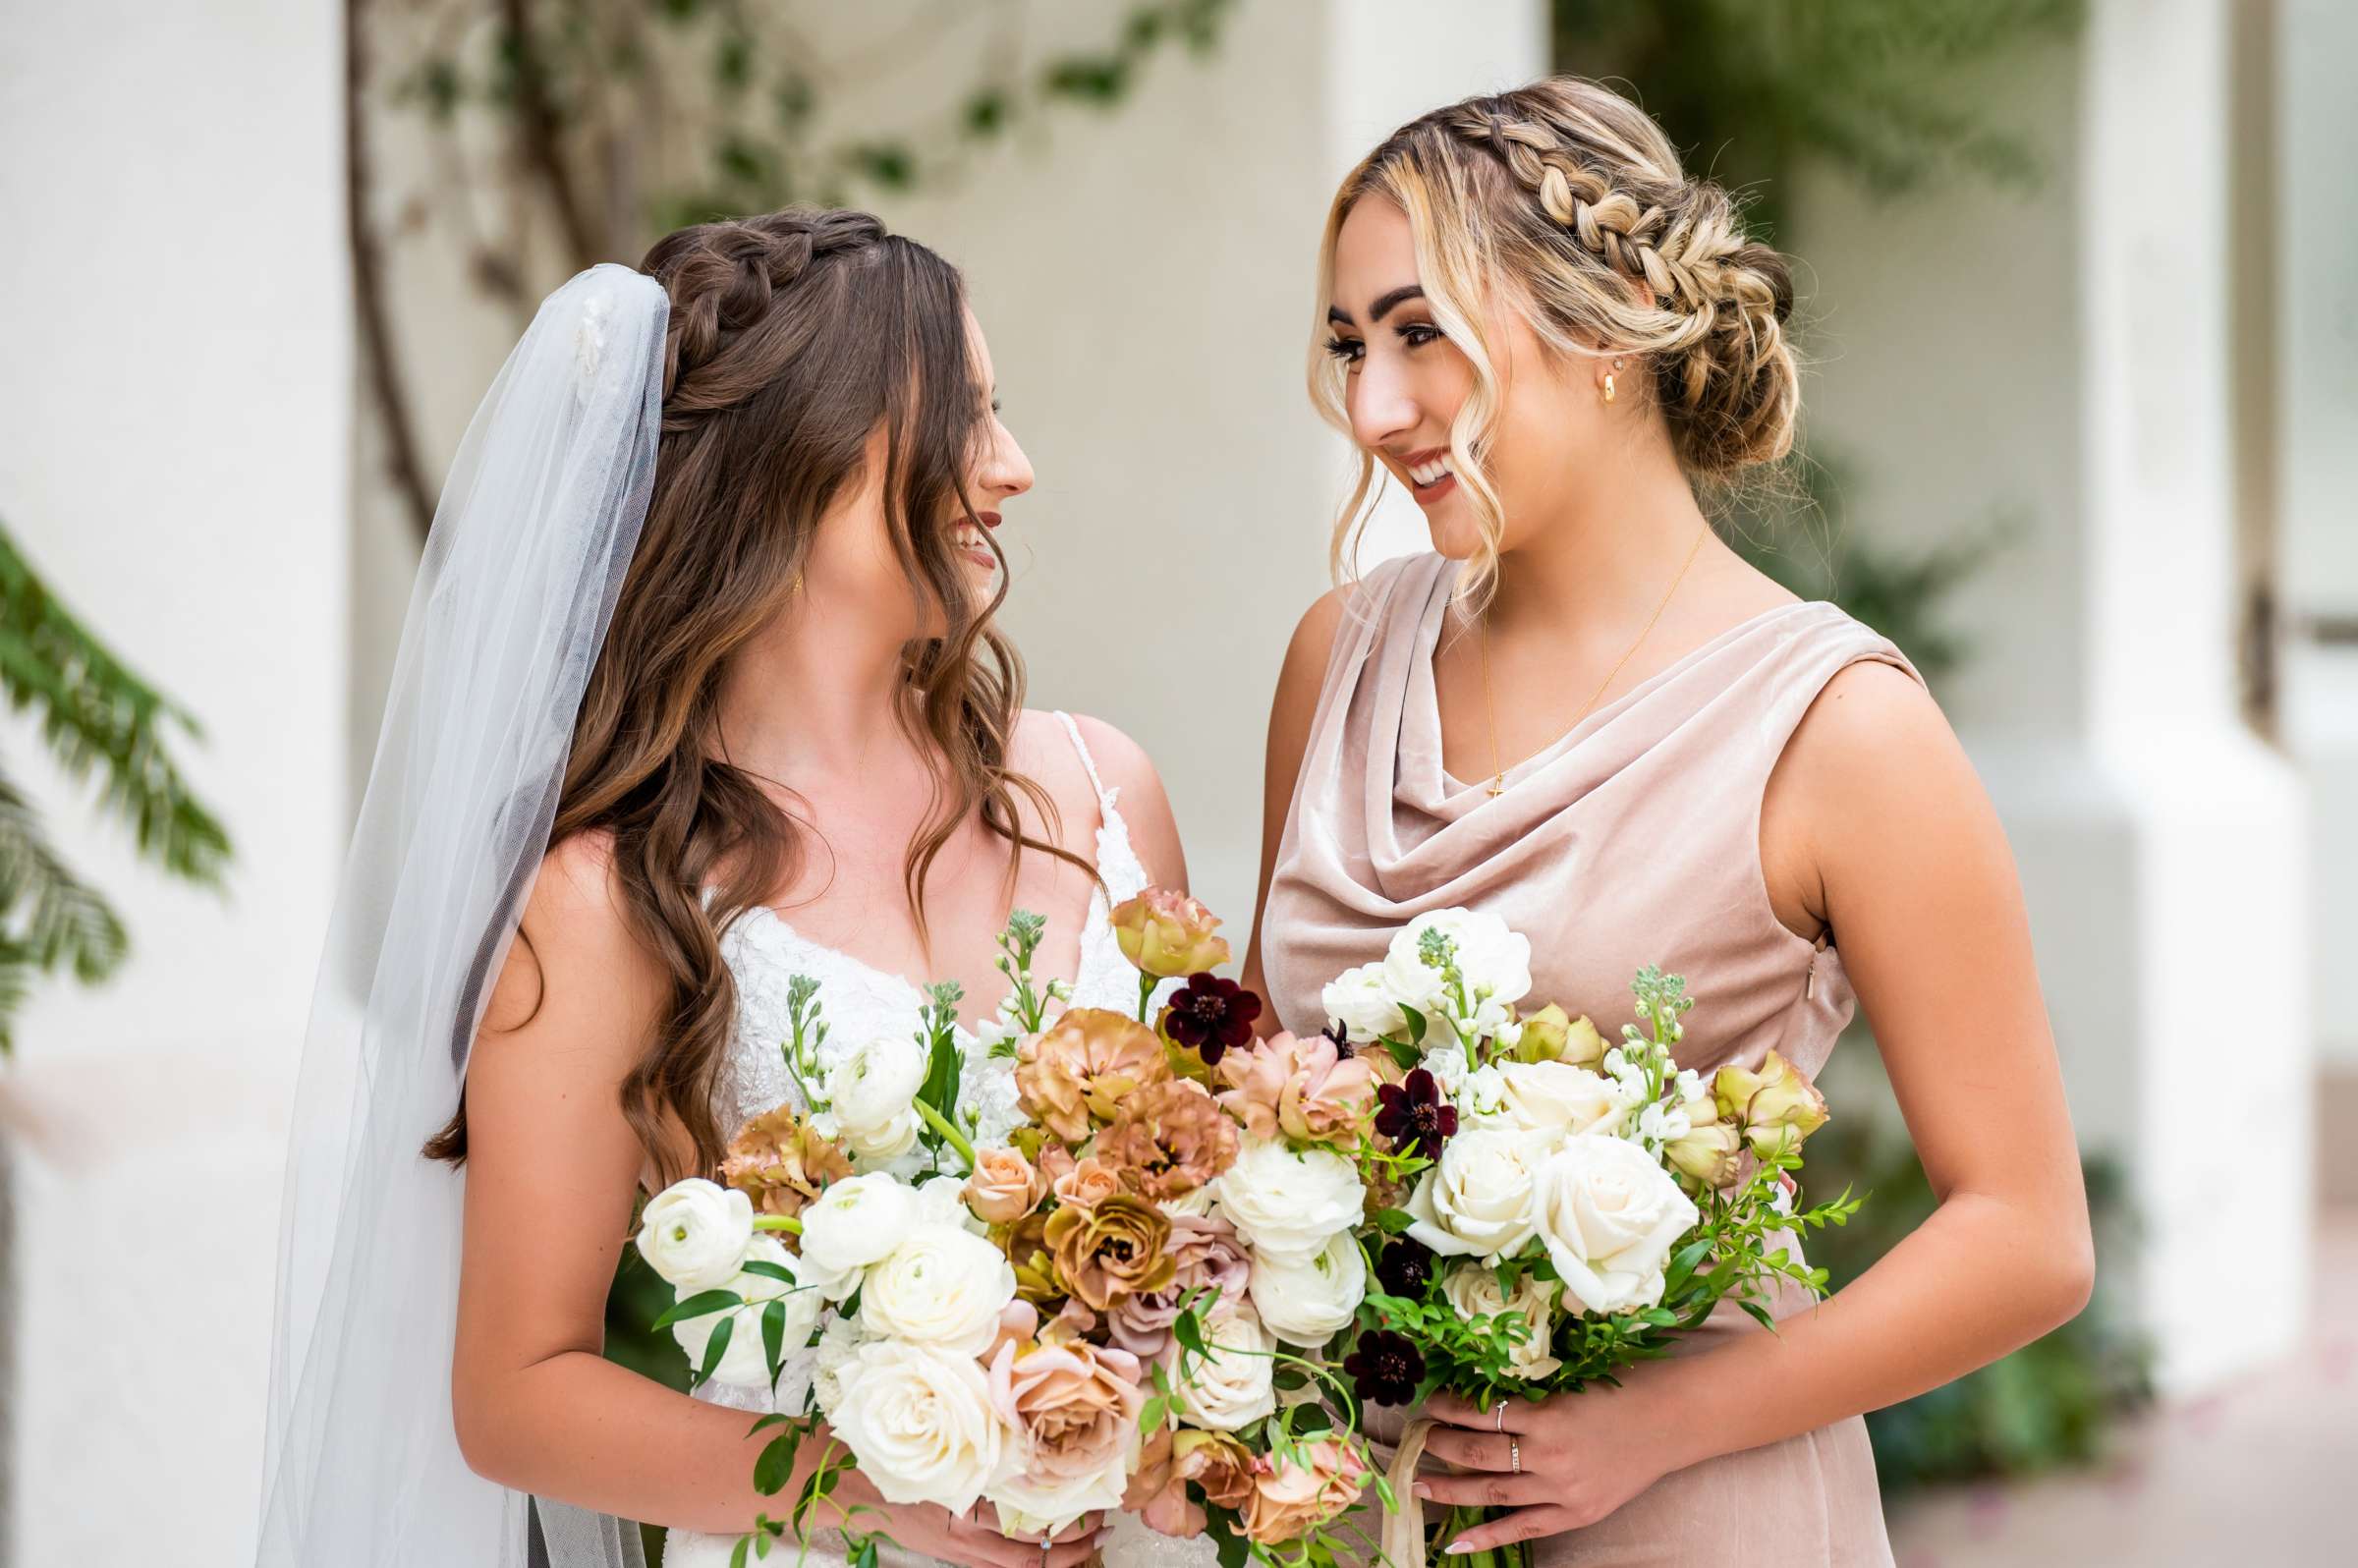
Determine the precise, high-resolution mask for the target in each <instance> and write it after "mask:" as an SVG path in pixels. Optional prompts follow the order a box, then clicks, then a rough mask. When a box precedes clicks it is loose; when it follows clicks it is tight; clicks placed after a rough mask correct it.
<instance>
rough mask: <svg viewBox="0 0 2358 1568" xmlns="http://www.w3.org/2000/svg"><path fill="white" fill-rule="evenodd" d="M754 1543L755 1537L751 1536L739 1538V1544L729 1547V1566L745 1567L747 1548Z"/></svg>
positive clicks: (735, 1567)
mask: <svg viewBox="0 0 2358 1568" xmlns="http://www.w3.org/2000/svg"><path fill="white" fill-rule="evenodd" d="M753 1543H754V1538H753V1537H751V1536H740V1537H738V1538H737V1544H736V1545H734V1546H731V1547H730V1548H729V1568H745V1553H746V1549H747V1548H748V1547H750V1546H751V1545H753Z"/></svg>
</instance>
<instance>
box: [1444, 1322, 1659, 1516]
mask: <svg viewBox="0 0 2358 1568" xmlns="http://www.w3.org/2000/svg"><path fill="white" fill-rule="evenodd" d="M1646 1370H1647V1369H1642V1368H1631V1369H1630V1370H1629V1371H1628V1372H1624V1373H1623V1374H1622V1378H1623V1382H1622V1386H1621V1387H1619V1388H1615V1387H1612V1386H1611V1385H1609V1384H1599V1385H1596V1386H1594V1387H1591V1388H1589V1389H1587V1390H1585V1391H1583V1392H1581V1393H1577V1394H1557V1395H1554V1396H1552V1397H1550V1398H1547V1399H1544V1400H1541V1401H1539V1402H1538V1403H1536V1404H1535V1403H1533V1402H1532V1401H1530V1400H1527V1399H1509V1400H1507V1401H1506V1402H1505V1404H1504V1406H1503V1413H1502V1412H1501V1407H1499V1406H1497V1405H1493V1406H1491V1407H1490V1408H1488V1410H1483V1409H1478V1408H1476V1407H1475V1406H1474V1405H1473V1404H1472V1403H1470V1402H1469V1401H1467V1400H1463V1399H1460V1398H1458V1397H1456V1396H1455V1395H1453V1394H1448V1393H1436V1394H1434V1395H1433V1396H1432V1399H1431V1400H1430V1401H1429V1402H1428V1403H1427V1405H1426V1407H1425V1414H1426V1415H1428V1416H1431V1417H1432V1420H1433V1422H1434V1426H1433V1428H1432V1434H1431V1435H1430V1436H1428V1437H1427V1438H1426V1439H1425V1452H1426V1453H1428V1454H1430V1455H1432V1456H1433V1457H1435V1458H1438V1459H1444V1460H1447V1461H1448V1462H1449V1463H1450V1464H1452V1465H1455V1466H1457V1467H1458V1468H1459V1469H1460V1470H1461V1471H1463V1472H1467V1474H1460V1475H1450V1476H1443V1475H1431V1476H1420V1477H1419V1478H1418V1480H1417V1484H1416V1485H1417V1494H1418V1495H1419V1496H1421V1497H1425V1498H1429V1499H1431V1500H1432V1501H1434V1502H1439V1503H1449V1504H1458V1505H1462V1506H1470V1507H1477V1508H1495V1509H1504V1510H1510V1511H1508V1512H1505V1513H1502V1514H1501V1515H1500V1516H1499V1517H1498V1518H1496V1519H1493V1520H1490V1521H1488V1523H1486V1524H1483V1525H1480V1526H1477V1527H1476V1528H1474V1529H1472V1530H1468V1531H1463V1532H1460V1533H1459V1535H1458V1537H1457V1539H1456V1540H1452V1541H1450V1542H1449V1543H1448V1545H1447V1546H1446V1547H1444V1548H1443V1549H1444V1550H1445V1551H1449V1552H1468V1551H1487V1550H1489V1549H1490V1548H1492V1547H1496V1546H1503V1545H1506V1544H1508V1543H1509V1542H1511V1541H1517V1540H1532V1539H1534V1538H1535V1537H1541V1536H1556V1535H1561V1534H1563V1533H1564V1532H1565V1531H1567V1530H1579V1529H1581V1528H1583V1527H1584V1526H1588V1525H1593V1524H1595V1523H1597V1521H1598V1520H1600V1519H1602V1518H1604V1517H1605V1516H1606V1515H1607V1514H1609V1513H1611V1512H1612V1511H1613V1510H1614V1509H1616V1508H1618V1507H1620V1506H1621V1505H1622V1504H1623V1503H1625V1502H1627V1501H1629V1500H1630V1499H1631V1498H1632V1497H1635V1496H1636V1495H1637V1494H1638V1493H1639V1492H1642V1491H1644V1490H1645V1489H1646V1488H1647V1487H1649V1486H1651V1485H1653V1484H1655V1482H1656V1481H1657V1480H1659V1479H1660V1478H1662V1477H1663V1476H1665V1475H1668V1474H1669V1473H1670V1472H1671V1471H1673V1470H1677V1469H1680V1468H1682V1467H1684V1466H1686V1465H1689V1464H1692V1463H1694V1462H1695V1461H1696V1460H1697V1459H1699V1458H1701V1457H1703V1456H1702V1455H1701V1454H1698V1453H1692V1452H1689V1451H1687V1447H1686V1445H1685V1444H1683V1443H1682V1442H1681V1441H1680V1440H1679V1438H1678V1434H1677V1431H1676V1428H1675V1424H1674V1423H1673V1422H1672V1421H1670V1420H1669V1419H1668V1415H1667V1412H1665V1411H1664V1410H1662V1409H1661V1404H1660V1401H1659V1399H1658V1398H1656V1397H1654V1396H1653V1395H1651V1394H1650V1392H1649V1385H1650V1379H1648V1378H1647V1377H1645V1376H1644V1375H1643V1373H1644V1372H1645V1371H1646ZM1652 1386H1653V1387H1654V1388H1656V1389H1658V1388H1659V1386H1660V1385H1659V1384H1658V1383H1655V1384H1652ZM1518 1459H1520V1461H1521V1463H1522V1469H1521V1472H1520V1473H1519V1474H1518V1473H1517V1471H1516V1468H1515V1462H1516V1460H1518Z"/></svg>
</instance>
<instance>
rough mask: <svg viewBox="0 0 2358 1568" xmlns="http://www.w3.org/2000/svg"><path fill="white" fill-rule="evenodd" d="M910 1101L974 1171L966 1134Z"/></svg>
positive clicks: (972, 1150)
mask: <svg viewBox="0 0 2358 1568" xmlns="http://www.w3.org/2000/svg"><path fill="white" fill-rule="evenodd" d="M910 1103H911V1104H913V1105H915V1106H916V1107H917V1114H918V1116H919V1117H920V1119H922V1120H923V1121H924V1122H925V1124H926V1126H927V1127H930V1128H932V1129H933V1130H934V1131H935V1132H937V1133H939V1134H940V1135H941V1140H942V1142H943V1143H945V1144H947V1145H949V1146H950V1147H951V1148H954V1149H956V1150H958V1156H959V1157H960V1158H961V1159H963V1160H965V1161H966V1168H967V1169H968V1170H969V1171H972V1170H973V1169H974V1168H975V1146H974V1145H973V1144H971V1143H969V1142H967V1139H966V1135H965V1134H964V1133H961V1132H960V1131H958V1129H957V1128H955V1127H952V1126H951V1125H950V1124H949V1123H948V1122H946V1121H944V1120H943V1119H942V1115H941V1112H939V1111H937V1110H935V1109H934V1108H933V1107H932V1106H930V1105H928V1104H926V1102H925V1101H924V1100H922V1099H918V1100H912V1101H910ZM755 1223H756V1224H758V1223H760V1221H758V1220H757V1221H755Z"/></svg>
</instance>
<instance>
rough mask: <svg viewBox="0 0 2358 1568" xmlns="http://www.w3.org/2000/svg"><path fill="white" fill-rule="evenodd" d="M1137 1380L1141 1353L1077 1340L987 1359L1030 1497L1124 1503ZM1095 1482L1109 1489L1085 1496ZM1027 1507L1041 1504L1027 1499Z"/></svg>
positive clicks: (1138, 1405)
mask: <svg viewBox="0 0 2358 1568" xmlns="http://www.w3.org/2000/svg"><path fill="white" fill-rule="evenodd" d="M1138 1379H1139V1366H1138V1358H1137V1357H1135V1356H1133V1355H1131V1354H1130V1353H1129V1352H1128V1351H1125V1350H1104V1349H1099V1348H1098V1347H1097V1346H1095V1345H1091V1344H1087V1343H1083V1342H1081V1341H1078V1340H1075V1341H1069V1342H1061V1343H1048V1342H1042V1341H1034V1342H1033V1343H1032V1344H1029V1345H1018V1344H1012V1343H1010V1344H1002V1345H1001V1346H1000V1347H999V1349H998V1351H997V1353H996V1354H995V1355H994V1356H993V1357H992V1358H991V1362H990V1400H991V1404H992V1406H993V1407H994V1408H995V1409H996V1410H997V1411H998V1413H999V1416H1000V1418H1001V1419H1002V1420H1004V1421H1005V1422H1006V1423H1007V1425H1008V1427H1009V1428H1011V1429H1012V1430H1014V1431H1015V1432H1016V1433H1017V1434H1018V1452H1017V1454H1015V1455H1011V1456H1010V1457H1011V1458H1013V1459H1016V1460H1017V1461H1018V1468H1020V1470H1021V1472H1022V1476H1023V1484H1024V1487H1025V1489H1026V1491H1027V1492H1028V1493H1030V1494H1031V1496H1029V1497H1028V1498H1027V1499H1026V1501H1027V1503H1028V1504H1029V1503H1031V1502H1045V1501H1047V1500H1048V1499H1051V1498H1053V1499H1057V1500H1058V1501H1059V1502H1079V1503H1080V1504H1081V1507H1112V1506H1115V1505H1116V1504H1117V1503H1118V1502H1119V1500H1120V1498H1121V1495H1122V1491H1123V1480H1124V1473H1125V1471H1126V1469H1127V1461H1128V1459H1129V1452H1130V1440H1131V1434H1132V1433H1133V1432H1135V1431H1136V1430H1137V1429H1138V1418H1139V1412H1140V1411H1141V1410H1142V1409H1144V1408H1145V1405H1146V1395H1145V1394H1144V1393H1143V1392H1142V1391H1141V1390H1140V1388H1139V1381H1138ZM1095 1483H1101V1484H1102V1485H1103V1486H1104V1487H1105V1488H1106V1489H1105V1490H1104V1492H1103V1494H1102V1495H1098V1496H1090V1497H1083V1496H1081V1495H1080V1492H1081V1491H1082V1490H1083V1489H1085V1488H1088V1487H1089V1486H1091V1485H1092V1484H1095ZM1060 1511H1061V1509H1057V1508H1051V1509H1048V1510H1045V1512H1048V1513H1054V1512H1060ZM1074 1511H1075V1512H1079V1511H1080V1508H1076V1509H1074ZM1027 1512H1035V1513H1039V1512H1043V1510H1042V1509H1039V1508H1033V1507H1029V1506H1027Z"/></svg>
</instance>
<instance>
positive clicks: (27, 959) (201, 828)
mask: <svg viewBox="0 0 2358 1568" xmlns="http://www.w3.org/2000/svg"><path fill="white" fill-rule="evenodd" d="M0 692H4V693H5V694H6V695H7V698H8V703H9V706H10V707H11V708H12V709H14V710H16V711H18V712H27V711H29V712H31V713H33V714H35V715H36V716H37V718H38V720H39V724H40V731H41V739H42V740H43V741H44V742H45V743H47V746H48V748H49V753H50V756H52V757H54V758H55V760H56V762H57V764H58V766H59V767H61V768H62V769H64V771H65V773H66V775H67V776H68V777H69V778H71V779H74V780H75V781H77V782H83V781H85V780H88V779H89V778H91V777H92V776H93V775H95V776H96V777H97V779H98V781H99V789H98V805H99V808H100V810H101V811H103V812H106V813H107V814H108V815H111V816H113V817H115V818H116V819H118V820H120V821H121V822H123V823H124V824H126V825H127V826H128V827H129V828H130V829H131V832H132V836H133V839H134V841H135V842H136V843H137V845H138V847H139V851H140V855H141V857H142V858H144V859H146V860H148V861H150V862H152V863H153V864H155V865H157V866H159V867H161V868H163V869H164V870H165V871H166V872H167V873H169V874H171V875H173V876H177V877H180V878H183V879H184V880H187V881H192V882H197V883H199V884H203V885H207V886H218V885H219V883H220V879H221V874H222V871H223V869H224V868H226V866H227V865H228V862H229V855H230V846H229V835H228V833H227V832H226V831H225V830H224V829H223V828H222V826H221V823H220V821H219V819H218V818H216V817H215V816H214V815H213V813H212V812H211V811H210V810H208V809H207V808H206V807H205V806H204V804H203V803H202V802H200V801H199V800H197V796H196V793H195V792H194V791H193V790H191V789H190V788H189V785H188V782H187V780H186V779H185V778H184V777H183V776H182V773H181V770H180V765H179V763H178V762H177V761H175V760H174V757H173V755H172V745H173V737H172V734H171V732H172V731H173V730H174V729H178V730H179V731H181V732H182V733H183V734H184V735H186V736H188V737H191V738H196V737H197V736H198V735H199V733H200V732H199V731H198V729H197V721H196V719H195V718H194V717H193V716H192V715H191V714H190V713H189V712H188V710H187V709H185V708H183V707H181V706H180V705H179V704H177V703H175V702H173V701H172V700H170V699H169V698H167V697H165V696H163V695H162V694H161V693H160V692H158V691H157V690H156V689H155V688H154V687H152V686H150V685H149V684H148V683H147V682H146V681H145V680H143V679H141V678H140V676H139V675H138V674H136V673H135V672H133V671H132V670H131V669H130V667H129V666H127V665H125V664H124V663H123V661H122V660H121V659H119V658H117V657H116V656H115V654H114V653H113V652H112V651H110V650H109V649H108V648H107V646H106V645H105V644H103V643H101V642H100V641H99V640H98V639H97V637H96V636H94V635H93V634H92V633H91V632H90V631H89V630H88V629H87V628H86V627H84V625H83V624H82V622H81V621H80V620H78V619H77V618H76V617H75V616H74V614H73V612H71V611H70V610H68V609H67V608H66V607H65V606H64V605H63V604H61V603H59V602H58V600H57V598H56V597H55V595H53V594H52V593H50V591H49V589H48V588H46V587H45V586H43V584H42V582H41V580H40V578H39V576H38V575H37V574H36V573H35V572H34V571H33V570H32V567H31V565H30V563H28V561H27V560H26V559H25V557H24V555H23V554H22V553H21V552H20V551H19V550H18V548H17V544H16V540H15V539H14V538H13V537H12V536H11V535H10V534H9V532H8V531H7V529H6V528H5V526H0ZM130 946H131V941H130V934H129V932H128V931H126V929H125V928H124V925H123V922H122V918H121V917H120V916H119V915H117V914H116V912H115V910H114V908H113V906H112V905H110V904H109V903H108V902H107V901H106V898H105V896H104V895H103V894H101V893H99V892H98V891H97V889H95V888H93V887H91V886H90V885H89V884H88V883H86V882H84V880H83V879H82V878H81V877H80V876H79V875H77V874H76V872H75V871H74V869H73V868H72V867H70V866H68V865H67V864H66V862H65V860H64V859H63V857H61V856H60V855H59V854H58V853H57V851H56V849H55V847H54V846H52V845H51V844H50V842H49V838H48V835H47V833H46V831H45V830H44V829H43V827H42V825H41V821H40V818H39V816H38V814H37V813H36V812H34V811H33V810H32V808H31V806H30V805H29V804H28V802H27V801H26V799H25V797H24V795H23V794H22V793H21V792H20V791H19V790H18V788H17V786H16V785H15V783H14V782H13V781H12V780H11V779H9V777H8V776H7V775H6V773H5V772H0V1055H4V1054H6V1053H7V1052H8V1051H9V1050H10V1049H11V1048H13V1046H14V1045H15V1037H14V1034H13V1032H12V1030H11V1028H10V1022H11V1020H12V1019H13V1018H14V1016H15V1014H16V1011H17V1009H18V1008H19V1007H20V1006H22V1005H23V1003H24V1001H25V999H26V997H27V996H28V994H29V992H30V988H31V985H32V981H33V980H34V978H35V977H36V976H41V975H56V974H70V975H72V976H73V977H74V979H75V980H79V981H81V982H82V983H84V984H94V983H96V982H97V981H99V980H104V979H106V978H107V977H108V976H109V975H111V974H113V973H114V972H115V971H116V970H117V969H118V968H119V967H121V965H122V963H123V960H124V958H125V956H126V955H127V954H128V953H129V951H130Z"/></svg>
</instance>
